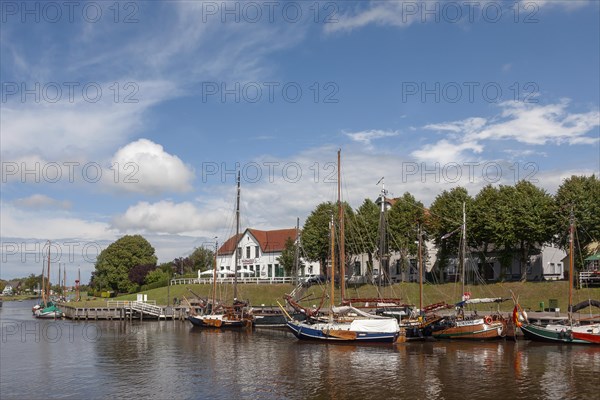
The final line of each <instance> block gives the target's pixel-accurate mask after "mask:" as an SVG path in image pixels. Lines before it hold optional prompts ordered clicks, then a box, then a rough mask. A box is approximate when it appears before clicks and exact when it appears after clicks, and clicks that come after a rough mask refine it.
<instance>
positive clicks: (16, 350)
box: [0, 303, 600, 400]
mask: <svg viewBox="0 0 600 400" xmlns="http://www.w3.org/2000/svg"><path fill="white" fill-rule="evenodd" d="M30 309H31V306H27V305H26V304H25V303H14V304H10V303H5V304H4V307H3V308H2V310H0V321H1V323H2V324H1V325H2V343H1V349H0V350H1V351H0V393H1V395H2V399H17V398H20V399H22V398H27V399H38V398H45V399H51V398H74V399H79V398H92V399H96V398H131V397H136V398H144V399H165V398H176V399H199V398H211V399H232V398H236V399H237V398H252V399H254V398H258V399H364V398H369V399H371V398H373V399H381V400H389V399H405V398H407V399H465V398H467V397H468V398H469V400H471V399H488V398H490V397H501V398H523V397H524V396H527V398H528V399H556V398H560V399H564V398H581V399H591V398H597V395H598V392H597V383H598V376H600V347H586V346H557V345H543V344H542V345H540V344H536V343H530V342H526V341H519V342H517V343H513V342H478V343H468V342H415V343H404V344H398V345H366V346H365V345H340V344H324V343H310V342H301V341H298V340H296V339H295V338H294V337H293V336H292V335H291V334H289V333H287V332H286V331H271V330H254V331H247V332H246V331H242V332H240V331H221V330H201V329H197V328H192V327H191V326H190V324H189V323H187V322H186V323H182V322H179V321H155V322H143V323H140V322H139V321H137V322H133V323H128V322H116V321H111V322H84V321H81V322H71V321H58V322H54V321H38V320H34V319H32V317H31V311H30ZM59 329H60V330H61V332H63V334H62V336H60V337H57V335H56V332H58V331H59ZM23 330H24V331H25V334H24V335H23V332H22V331H23ZM35 332H39V333H37V334H36V333H35ZM42 332H45V333H43V334H42ZM36 338H37V339H39V340H36Z"/></svg>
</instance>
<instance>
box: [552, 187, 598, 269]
mask: <svg viewBox="0 0 600 400" xmlns="http://www.w3.org/2000/svg"><path fill="white" fill-rule="evenodd" d="M555 201H556V210H555V213H556V214H555V218H554V219H555V221H554V233H555V234H556V242H557V243H558V245H559V246H560V247H561V248H562V249H565V250H567V251H568V248H569V215H570V213H571V210H572V211H573V215H574V217H575V229H576V230H575V239H576V241H575V243H578V244H579V246H575V247H574V256H575V257H574V259H575V266H577V268H581V260H582V259H583V258H585V257H586V256H587V255H588V254H587V252H586V250H591V251H593V249H588V246H589V245H590V244H591V243H593V242H597V241H598V240H599V239H600V180H599V179H598V178H597V177H596V175H592V176H575V175H573V176H571V177H570V178H568V179H565V181H564V182H563V183H562V184H561V185H560V187H559V188H558V190H557V191H556V196H555Z"/></svg>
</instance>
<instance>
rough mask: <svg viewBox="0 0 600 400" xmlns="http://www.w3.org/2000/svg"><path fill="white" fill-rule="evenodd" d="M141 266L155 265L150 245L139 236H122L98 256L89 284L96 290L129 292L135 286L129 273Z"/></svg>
mask: <svg viewBox="0 0 600 400" xmlns="http://www.w3.org/2000/svg"><path fill="white" fill-rule="evenodd" d="M143 264H153V265H156V255H154V248H153V247H152V245H151V244H150V243H148V241H147V240H146V239H144V238H143V237H142V236H140V235H126V236H123V237H122V238H120V239H119V240H117V241H115V242H114V243H112V244H110V245H109V246H108V247H107V248H106V249H104V250H102V252H100V254H99V255H98V258H97V259H96V265H95V270H94V273H93V276H92V281H91V284H93V286H94V287H95V288H96V289H111V290H114V291H116V292H120V293H127V292H130V291H131V290H133V289H135V287H136V285H135V284H134V283H133V282H131V281H130V280H129V271H130V270H131V269H132V268H133V267H135V266H136V265H143Z"/></svg>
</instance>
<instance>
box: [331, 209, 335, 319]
mask: <svg viewBox="0 0 600 400" xmlns="http://www.w3.org/2000/svg"><path fill="white" fill-rule="evenodd" d="M330 236H331V274H330V277H331V301H330V304H331V311H332V314H331V315H333V305H334V296H335V224H334V220H333V215H332V216H331V223H330Z"/></svg>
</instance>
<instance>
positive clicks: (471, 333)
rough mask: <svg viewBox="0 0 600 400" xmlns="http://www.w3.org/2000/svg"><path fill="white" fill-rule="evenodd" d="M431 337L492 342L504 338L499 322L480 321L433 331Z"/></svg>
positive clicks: (457, 324)
mask: <svg viewBox="0 0 600 400" xmlns="http://www.w3.org/2000/svg"><path fill="white" fill-rule="evenodd" d="M432 336H433V337H434V338H436V339H461V340H463V339H464V340H494V339H501V338H503V337H504V336H505V326H504V323H502V322H500V321H494V322H491V323H486V322H484V321H483V320H480V322H479V321H476V322H474V323H469V324H459V323H455V324H452V325H450V326H448V327H445V328H442V329H439V330H435V331H434V332H433V334H432Z"/></svg>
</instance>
